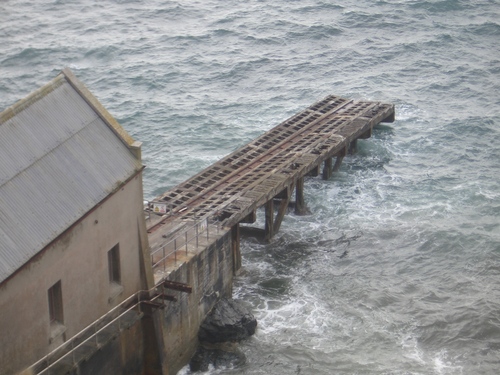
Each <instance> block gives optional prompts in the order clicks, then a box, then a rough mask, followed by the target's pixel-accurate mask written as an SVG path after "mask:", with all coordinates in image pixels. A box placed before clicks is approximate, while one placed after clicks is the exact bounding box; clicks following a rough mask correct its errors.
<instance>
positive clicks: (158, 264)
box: [151, 216, 220, 272]
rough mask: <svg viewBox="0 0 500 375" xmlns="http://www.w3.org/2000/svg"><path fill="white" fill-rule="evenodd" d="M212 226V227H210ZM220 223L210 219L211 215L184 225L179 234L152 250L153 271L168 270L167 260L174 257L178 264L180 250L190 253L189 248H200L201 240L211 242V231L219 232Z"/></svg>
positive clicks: (175, 262)
mask: <svg viewBox="0 0 500 375" xmlns="http://www.w3.org/2000/svg"><path fill="white" fill-rule="evenodd" d="M211 227H212V229H210V228H211ZM219 230H220V225H219V222H218V221H213V220H210V217H208V216H207V217H205V218H203V219H198V220H196V221H195V222H194V224H191V225H188V224H186V226H184V227H183V228H182V229H181V230H180V232H179V233H178V234H176V235H175V236H174V237H173V238H171V239H170V240H169V241H168V242H166V243H164V244H163V245H162V246H160V247H157V248H156V249H154V250H151V265H152V267H153V272H154V271H156V270H159V269H160V270H162V271H163V272H166V269H167V260H170V259H173V262H174V265H176V264H177V257H178V254H179V253H180V252H183V253H185V254H186V255H187V254H188V251H189V248H190V247H191V248H194V249H198V247H199V246H200V242H201V241H202V240H206V243H208V242H209V238H210V235H211V234H212V232H211V231H214V232H215V233H219Z"/></svg>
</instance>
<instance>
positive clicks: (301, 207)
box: [148, 95, 395, 264]
mask: <svg viewBox="0 0 500 375" xmlns="http://www.w3.org/2000/svg"><path fill="white" fill-rule="evenodd" d="M394 116H395V115H394V106H393V105H392V104H388V103H380V102H375V101H355V100H351V99H345V98H341V97H338V96H333V95H332V96H328V97H326V98H324V99H323V100H321V101H319V102H317V103H314V104H313V105H311V106H310V107H308V108H306V109H305V110H303V111H302V112H300V113H298V114H296V115H295V116H293V117H291V118H289V119H288V120H286V121H284V122H282V123H281V124H279V125H278V126H276V127H275V128H273V129H271V130H269V131H268V132H266V133H264V134H263V135H262V136H260V137H258V138H257V139H255V140H253V141H252V142H250V143H248V144H247V145H245V146H243V147H241V148H240V149H238V150H236V151H234V152H233V153H231V154H230V155H228V156H226V157H224V158H223V159H221V160H219V161H218V162H216V163H215V164H213V165H211V166H209V167H208V168H206V169H204V170H203V171H201V172H200V173H198V174H196V175H195V176H193V177H191V178H190V179H188V180H187V181H185V182H183V183H181V184H180V185H178V186H176V187H175V188H173V189H171V190H169V191H167V192H165V193H164V194H162V195H161V196H159V197H157V198H155V200H154V201H153V202H152V203H151V207H153V206H154V207H161V206H162V205H163V209H162V210H160V211H161V212H163V215H162V216H161V217H157V218H156V220H150V221H149V225H148V232H149V236H150V245H151V248H152V251H153V252H154V249H157V248H159V247H161V246H164V247H165V243H166V242H167V241H170V240H171V239H172V238H173V237H174V235H178V234H175V233H179V230H180V228H184V229H183V230H184V233H185V238H186V240H185V242H186V244H185V245H186V246H185V247H186V254H187V253H188V244H187V243H188V232H189V230H191V234H190V235H189V238H191V237H193V236H196V237H202V238H205V236H204V235H203V236H201V235H200V229H201V230H206V231H207V235H206V241H207V242H210V235H209V232H210V230H209V227H210V226H211V225H213V224H211V223H213V222H214V221H215V222H217V228H218V229H220V228H225V230H232V232H233V242H234V247H235V249H234V251H235V252H236V253H237V258H239V223H249V222H250V223H251V222H254V221H255V215H256V210H257V209H258V208H260V207H262V206H264V207H265V228H264V234H265V237H266V238H267V239H268V240H269V239H271V238H272V237H273V235H274V234H275V233H276V232H277V231H278V230H279V228H280V225H281V222H282V220H283V217H284V215H285V213H286V211H287V208H288V206H289V203H290V201H291V200H292V198H295V199H294V201H295V212H296V213H297V214H301V213H304V212H305V210H306V207H305V203H304V196H303V186H304V177H305V176H306V175H318V174H320V173H321V174H322V177H323V178H324V179H328V178H329V177H330V176H331V175H332V173H333V172H334V171H336V170H338V168H339V167H340V164H341V162H342V159H343V158H344V156H345V155H347V154H348V153H350V152H354V151H355V149H356V142H357V140H358V139H364V138H369V137H370V136H371V134H372V129H373V127H374V126H375V125H377V124H379V123H380V122H393V121H394ZM334 158H335V160H334ZM294 193H295V197H293V195H294ZM152 215H154V213H153V214H152ZM200 221H201V222H203V223H204V224H202V225H201V226H199V227H198V226H196V225H195V223H197V222H200ZM186 226H189V228H190V229H189V228H188V229H186ZM213 233H214V229H213V228H212V234H213ZM193 238H194V237H193ZM198 243H199V242H198V240H197V244H198ZM197 246H198V245H197ZM170 247H172V246H170ZM174 247H177V246H174ZM175 250H176V249H174V251H175ZM163 253H165V250H164V251H163ZM161 260H162V261H163V262H165V261H166V257H165V256H164V257H163V259H161ZM154 263H156V264H158V263H159V262H158V261H157V260H156V261H155V260H154ZM236 263H238V262H236Z"/></svg>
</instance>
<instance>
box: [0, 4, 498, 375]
mask: <svg viewBox="0 0 500 375" xmlns="http://www.w3.org/2000/svg"><path fill="white" fill-rule="evenodd" d="M499 41H500V2H499V1H498V0H469V1H465V0H424V1H416V0H407V1H396V0H385V1H384V0H379V1H375V0H374V1H367V0H356V1H354V0H346V1H338V2H332V1H326V0H301V1H297V0H292V1H291V0H288V1H284V0H275V1H264V0H247V1H244V2H242V1H235V0H225V1H216V0H206V1H195V0H186V1H161V0H148V1H76V0H74V1H62V0H60V1H46V0H37V1H35V0H32V1H14V0H1V1H0V110H3V109H5V108H6V107H8V106H10V105H12V104H13V103H15V102H16V101H17V100H19V99H21V98H23V97H25V96H26V95H28V94H29V93H30V92H31V91H34V90H35V89H37V88H38V87H40V86H41V85H43V84H45V83H46V82H48V81H49V80H51V79H52V78H54V77H55V76H56V75H57V74H58V73H59V71H60V70H61V69H62V68H64V67H66V66H68V67H70V69H72V70H73V72H74V73H75V74H76V76H77V77H78V78H79V79H80V80H82V81H83V82H84V83H85V84H86V85H87V87H88V88H89V89H90V90H91V91H92V92H93V93H94V95H95V96H97V98H98V99H99V100H100V101H101V102H102V103H103V105H104V106H105V107H106V108H107V109H108V110H109V111H110V112H111V113H112V114H113V115H114V116H115V117H116V118H117V119H118V121H119V122H120V123H121V124H122V125H123V126H124V127H125V128H126V129H127V130H128V131H129V132H130V133H131V134H132V135H133V137H135V138H136V139H137V140H140V141H142V142H143V147H142V150H143V162H144V164H145V165H146V166H147V169H146V170H145V174H144V189H145V198H152V197H154V196H156V195H158V194H160V193H162V192H164V191H165V190H167V189H169V188H171V187H174V186H175V185H177V184H178V183H180V182H182V181H183V180H185V179H187V178H188V177H190V176H191V175H193V174H195V173H196V172H198V171H200V170H201V169H202V168H204V167H206V166H208V165H210V164H211V163H213V162H215V161H216V160H218V159H219V158H221V157H222V156H224V155H226V154H228V153H230V152H231V151H233V150H235V149H236V148H238V147H240V146H242V145H243V144H245V143H246V142H248V141H250V140H251V139H253V138H255V137H256V136H258V135H260V134H261V133H263V132H264V131H266V130H269V129H270V128H272V127H274V126H275V125H277V124H278V123H280V122H281V121H283V120H285V119H286V118H288V117H289V116H291V115H293V114H294V113H296V112H298V111H300V110H302V109H303V108H305V107H307V106H308V105H310V104H312V103H313V102H314V101H316V100H319V99H321V98H323V97H324V96H326V95H328V94H336V95H341V96H345V97H349V98H355V99H367V100H379V101H386V102H392V103H394V104H395V105H396V116H397V121H396V122H395V123H393V124H384V125H382V126H379V127H378V128H376V130H375V132H374V135H373V137H372V138H371V139H368V140H363V141H360V142H359V143H360V144H359V152H358V153H357V154H356V155H354V156H351V157H349V158H346V159H344V163H343V165H342V168H341V169H340V171H339V172H338V173H337V174H336V175H335V176H334V177H333V178H332V179H331V180H329V181H323V180H321V179H318V178H311V179H309V180H307V181H306V201H307V205H308V207H309V209H310V211H311V212H312V214H311V215H309V216H301V217H296V216H293V215H288V216H286V217H285V220H284V222H283V224H282V227H281V230H280V232H279V234H278V235H277V237H276V238H275V239H274V241H273V242H271V243H270V244H262V243H259V242H257V241H255V240H253V239H251V238H248V239H246V240H244V241H243V243H242V251H243V267H244V269H243V272H242V274H241V275H240V276H239V277H238V278H237V280H236V283H235V290H234V297H235V298H238V299H242V300H244V301H246V302H247V303H248V305H249V306H250V307H251V308H252V309H253V311H254V313H255V315H256V317H257V319H258V321H259V327H258V331H257V333H256V335H255V336H254V337H252V338H251V339H250V340H248V341H247V342H245V343H243V344H242V350H243V351H244V352H245V354H246V356H247V363H246V364H245V365H243V366H242V367H239V368H233V369H231V368H226V369H212V370H210V374H252V375H253V374H301V375H305V374H497V373H498V372H499V371H500V370H499V369H500V95H499V94H500V42H499ZM181 372H182V373H184V374H188V373H189V370H188V369H187V368H185V369H183V370H182V371H181Z"/></svg>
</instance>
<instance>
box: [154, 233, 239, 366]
mask: <svg viewBox="0 0 500 375" xmlns="http://www.w3.org/2000/svg"><path fill="white" fill-rule="evenodd" d="M168 279H169V280H172V281H177V282H181V283H185V284H188V285H190V286H192V288H193V292H192V293H191V294H187V293H183V292H176V291H171V290H165V293H167V294H170V295H174V296H175V297H177V299H178V300H177V302H166V308H165V309H164V310H159V311H162V317H163V327H162V329H163V340H164V345H165V352H166V359H165V360H166V362H167V367H168V373H169V374H176V373H177V372H178V371H179V370H180V369H181V368H182V367H183V366H184V365H185V364H186V363H188V362H189V359H190V358H191V356H192V355H193V354H194V352H195V350H196V347H197V345H198V329H199V327H200V324H201V323H202V321H203V319H204V318H205V316H206V315H207V314H208V312H209V311H210V310H211V309H212V307H213V306H214V305H215V303H216V302H217V300H218V298H219V297H223V296H225V297H231V295H232V284H233V256H232V249H231V232H228V233H226V235H224V236H223V237H221V238H220V239H219V240H218V241H217V242H216V243H215V244H213V245H212V246H210V247H208V248H206V249H205V250H204V251H202V252H201V253H200V254H199V255H197V256H195V257H193V258H192V259H191V260H190V261H189V262H187V263H184V264H182V265H181V266H180V267H179V268H178V269H177V270H176V271H174V272H172V273H171V274H170V275H169V277H168Z"/></svg>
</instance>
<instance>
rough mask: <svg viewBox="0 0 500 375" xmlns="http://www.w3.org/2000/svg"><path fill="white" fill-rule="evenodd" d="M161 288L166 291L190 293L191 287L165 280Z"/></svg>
mask: <svg viewBox="0 0 500 375" xmlns="http://www.w3.org/2000/svg"><path fill="white" fill-rule="evenodd" d="M163 286H164V287H165V288H167V289H171V290H177V291H179V292H184V293H191V292H192V291H193V287H192V286H190V285H187V284H183V283H179V282H177V281H171V280H165V281H164V282H163Z"/></svg>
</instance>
